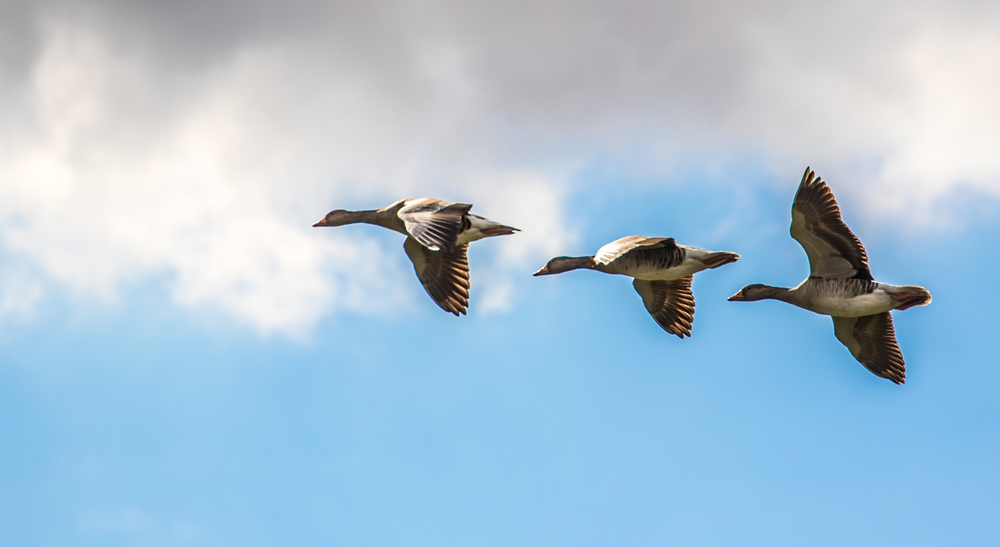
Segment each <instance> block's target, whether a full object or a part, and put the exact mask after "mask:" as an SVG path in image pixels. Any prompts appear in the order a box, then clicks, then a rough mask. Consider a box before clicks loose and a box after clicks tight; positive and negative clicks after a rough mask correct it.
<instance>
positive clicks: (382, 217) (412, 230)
mask: <svg viewBox="0 0 1000 547" xmlns="http://www.w3.org/2000/svg"><path fill="white" fill-rule="evenodd" d="M471 208H472V205H468V204H465V203H451V202H450V201H441V200H439V199H431V198H419V199H401V200H399V201H397V202H395V203H393V204H392V205H390V206H388V207H384V208H382V209H378V210H375V211H345V210H343V209H337V210H334V211H330V212H329V213H327V214H326V216H325V217H323V219H322V220H320V221H319V222H317V223H316V224H313V226H314V227H316V226H343V225H344V224H355V223H358V222H362V223H365V224H375V225H377V226H382V227H384V228H389V229H390V230H395V231H397V232H400V233H402V234H404V235H406V236H407V237H406V241H404V242H403V250H405V251H406V256H408V257H409V258H410V261H411V262H413V269H414V271H416V273H417V278H418V279H420V283H421V284H423V286H424V290H426V291H427V294H428V295H430V297H431V299H433V300H434V302H435V303H436V304H437V305H438V306H440V307H441V309H443V310H444V311H446V312H448V313H453V314H455V315H456V316H458V315H462V314H464V313H465V310H466V308H468V307H469V259H468V257H467V256H466V251H467V250H468V248H469V243H470V242H473V241H476V240H477V239H483V238H484V237H491V236H502V235H509V234H513V233H514V232H517V231H519V230H518V229H517V228H512V227H510V226H505V225H503V224H500V223H498V222H493V221H492V220H489V219H486V218H483V217H481V216H479V215H474V214H472V213H470V212H469V209H471Z"/></svg>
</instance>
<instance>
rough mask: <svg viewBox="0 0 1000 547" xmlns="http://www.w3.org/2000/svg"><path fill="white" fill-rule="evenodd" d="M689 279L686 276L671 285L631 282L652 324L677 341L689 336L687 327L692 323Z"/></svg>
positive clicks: (642, 281)
mask: <svg viewBox="0 0 1000 547" xmlns="http://www.w3.org/2000/svg"><path fill="white" fill-rule="evenodd" d="M693 277H694V276H691V275H689V276H687V277H682V278H680V279H675V280H672V281H648V280H645V279H636V280H635V281H633V282H632V285H633V286H634V287H635V291H636V292H637V293H639V296H641V297H642V303H643V304H645V305H646V311H648V312H649V314H650V315H652V316H653V319H654V320H655V321H656V323H657V324H658V325H660V327H661V328H663V330H665V331H667V332H669V333H670V334H674V335H676V336H678V337H679V338H684V337H685V336H691V325H692V324H693V323H694V294H692V293H691V280H692V279H693Z"/></svg>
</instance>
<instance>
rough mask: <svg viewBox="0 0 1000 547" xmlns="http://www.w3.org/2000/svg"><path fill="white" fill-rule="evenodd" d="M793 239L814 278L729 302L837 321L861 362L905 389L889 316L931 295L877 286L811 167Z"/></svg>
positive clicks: (757, 289)
mask: <svg viewBox="0 0 1000 547" xmlns="http://www.w3.org/2000/svg"><path fill="white" fill-rule="evenodd" d="M791 235H792V237H793V238H795V240H796V241H798V242H799V244H801V245H802V248H803V249H805V251H806V255H807V256H808V257H809V277H808V278H806V280H805V281H803V282H802V283H800V284H799V286H797V287H795V288H792V289H786V288H782V287H771V286H768V285H761V284H759V283H757V284H753V285H747V286H746V287H743V289H741V290H740V292H738V293H736V294H734V295H733V296H731V297H729V300H730V301H731V302H749V301H755V300H765V299H773V300H781V301H783V302H788V303H789V304H793V305H795V306H798V307H800V308H804V309H807V310H809V311H812V312H816V313H819V314H822V315H829V316H832V317H833V331H834V334H835V335H836V336H837V339H838V340H840V342H841V343H842V344H844V345H845V346H847V349H849V350H850V351H851V354H852V355H853V356H854V358H855V359H857V360H858V362H860V363H861V364H862V365H864V366H865V368H867V369H868V370H870V371H871V372H872V373H874V374H875V375H876V376H880V377H882V378H886V379H888V380H890V381H892V382H895V383H897V384H902V383H904V382H905V381H906V368H905V363H904V361H903V354H902V352H900V350H899V345H898V344H897V343H896V333H895V330H894V329H893V325H892V316H891V315H889V310H905V309H909V308H912V307H913V306H926V305H927V304H930V302H931V293H930V292H928V291H927V289H925V288H923V287H918V286H916V285H904V286H897V285H889V284H888V283H878V282H876V281H875V279H874V278H873V277H872V274H871V270H869V268H868V253H866V252H865V248H864V246H863V245H862V244H861V241H860V240H859V239H858V238H857V236H855V235H854V233H853V232H851V229H850V228H848V227H847V225H846V224H844V221H843V219H842V218H841V216H840V207H839V206H838V205H837V200H836V199H835V198H834V197H833V192H831V191H830V188H829V187H828V186H827V185H826V183H825V182H823V180H822V179H821V178H819V177H818V176H816V173H814V172H813V170H812V169H810V168H808V167H807V168H806V172H805V174H804V175H803V176H802V182H801V183H800V184H799V189H798V192H796V193H795V199H794V201H793V202H792V227H791Z"/></svg>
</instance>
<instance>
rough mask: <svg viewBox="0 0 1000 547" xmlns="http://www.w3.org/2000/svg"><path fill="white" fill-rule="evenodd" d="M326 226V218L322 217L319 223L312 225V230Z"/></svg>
mask: <svg viewBox="0 0 1000 547" xmlns="http://www.w3.org/2000/svg"><path fill="white" fill-rule="evenodd" d="M326 225H327V224H326V217H323V218H321V219H320V221H319V222H317V223H316V224H313V228H315V227H317V226H326Z"/></svg>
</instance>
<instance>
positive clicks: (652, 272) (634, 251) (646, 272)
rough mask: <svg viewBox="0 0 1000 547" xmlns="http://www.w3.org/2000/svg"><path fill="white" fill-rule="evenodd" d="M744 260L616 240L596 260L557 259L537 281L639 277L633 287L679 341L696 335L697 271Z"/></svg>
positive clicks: (671, 244)
mask: <svg viewBox="0 0 1000 547" xmlns="http://www.w3.org/2000/svg"><path fill="white" fill-rule="evenodd" d="M739 258H740V255H738V254H736V253H731V252H729V251H719V252H712V251H706V250H705V249H699V248H698V247H688V246H687V245H678V244H677V242H675V241H674V238H672V237H644V236H628V237H623V238H621V239H619V240H617V241H612V242H611V243H608V244H607V245H605V246H603V247H601V248H600V249H598V250H597V254H596V255H594V256H577V257H572V256H557V257H556V258H553V259H552V260H550V261H549V262H548V264H546V265H545V266H542V269H540V270H538V271H537V272H535V276H540V275H551V274H558V273H563V272H568V271H570V270H578V269H590V270H597V271H599V272H604V273H609V274H620V275H627V276H629V277H632V278H634V281H633V282H632V285H633V286H634V287H635V290H636V292H638V293H639V296H641V297H642V302H643V304H645V305H646V310H647V311H648V312H649V314H650V315H652V316H653V319H654V320H656V323H657V324H658V325H660V327H662V328H663V330H665V331H667V332H669V333H670V334H675V335H677V336H678V337H680V338H684V337H685V336H691V324H692V323H693V322H694V295H693V294H691V278H692V277H693V276H694V274H695V272H700V271H701V270H704V269H706V268H718V267H719V266H722V265H724V264H729V263H730V262H736V260H738V259H739Z"/></svg>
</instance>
